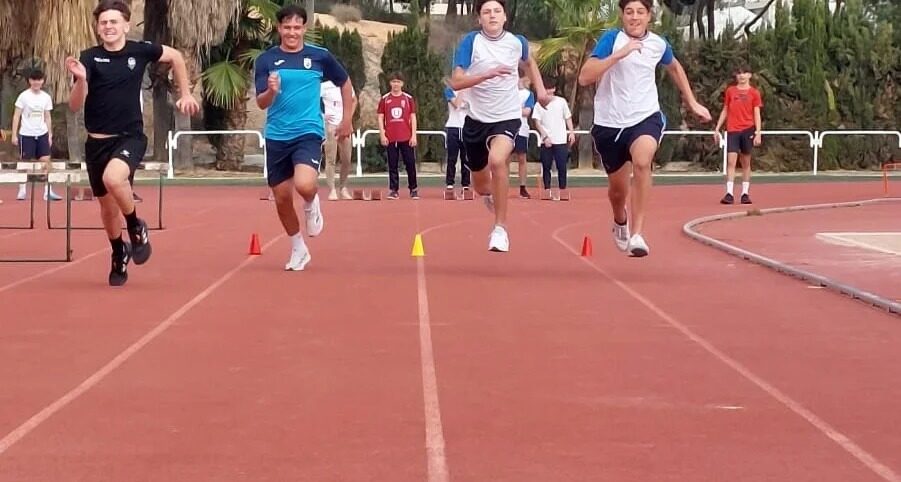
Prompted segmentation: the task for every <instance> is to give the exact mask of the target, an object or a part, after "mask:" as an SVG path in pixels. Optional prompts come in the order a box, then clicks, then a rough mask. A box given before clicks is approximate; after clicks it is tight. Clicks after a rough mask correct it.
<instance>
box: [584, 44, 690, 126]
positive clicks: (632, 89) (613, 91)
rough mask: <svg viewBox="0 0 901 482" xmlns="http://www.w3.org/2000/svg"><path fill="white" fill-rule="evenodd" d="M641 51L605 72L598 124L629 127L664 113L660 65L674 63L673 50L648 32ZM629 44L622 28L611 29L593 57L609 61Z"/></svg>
mask: <svg viewBox="0 0 901 482" xmlns="http://www.w3.org/2000/svg"><path fill="white" fill-rule="evenodd" d="M640 40H641V42H642V45H643V47H642V49H641V51H637V50H636V51H633V52H632V53H630V54H629V55H628V56H626V58H624V59H622V60H620V61H619V62H617V63H616V64H614V65H613V66H612V67H610V69H609V70H608V71H607V72H606V73H604V76H603V77H601V80H600V82H598V85H597V92H596V93H595V95H594V123H595V124H597V125H599V126H604V127H614V128H619V129H621V128H626V127H632V126H634V125H635V124H638V123H639V122H641V121H642V120H644V119H645V118H647V117H649V116H650V115H651V114H653V113H655V112H658V111H659V110H660V102H659V99H658V96H657V79H656V74H657V72H656V70H657V65H660V64H662V65H669V64H670V63H672V61H673V59H674V57H673V48H672V47H670V44H669V43H668V42H667V41H666V40H664V39H663V38H662V37H660V36H659V35H657V34H655V33H653V32H648V33H647V35H645V37H644V38H642V39H640ZM627 43H629V36H628V35H626V34H625V33H624V32H622V31H620V30H619V29H614V30H608V31H606V32H604V33H603V34H602V35H601V37H600V38H599V39H598V42H597V44H596V45H595V47H594V51H593V52H592V53H591V56H592V57H595V58H599V59H605V58H607V57H609V56H610V55H612V54H613V52H616V51H617V50H619V49H621V48H623V47H624V46H625V45H626V44H627Z"/></svg>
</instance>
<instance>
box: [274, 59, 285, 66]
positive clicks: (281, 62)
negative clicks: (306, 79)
mask: <svg viewBox="0 0 901 482" xmlns="http://www.w3.org/2000/svg"><path fill="white" fill-rule="evenodd" d="M273 63H274V64H275V66H276V67H278V66H279V65H281V64H283V63H285V59H278V60H276V61H275V62H273Z"/></svg>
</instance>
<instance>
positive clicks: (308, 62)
mask: <svg viewBox="0 0 901 482" xmlns="http://www.w3.org/2000/svg"><path fill="white" fill-rule="evenodd" d="M312 66H313V59H311V58H309V57H307V58H305V59H303V68H305V69H309V68H310V67H312Z"/></svg>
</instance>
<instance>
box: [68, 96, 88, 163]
mask: <svg viewBox="0 0 901 482" xmlns="http://www.w3.org/2000/svg"><path fill="white" fill-rule="evenodd" d="M82 116H83V114H82V113H81V112H77V113H76V112H72V109H69V106H66V143H67V144H68V145H69V160H70V161H72V162H84V141H83V140H82V132H83V131H84V126H83V120H84V117H82Z"/></svg>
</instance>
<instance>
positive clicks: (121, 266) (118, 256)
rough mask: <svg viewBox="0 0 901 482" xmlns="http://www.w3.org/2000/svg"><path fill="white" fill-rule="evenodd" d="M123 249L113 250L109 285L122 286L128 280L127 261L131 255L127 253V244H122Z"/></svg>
mask: <svg viewBox="0 0 901 482" xmlns="http://www.w3.org/2000/svg"><path fill="white" fill-rule="evenodd" d="M123 246H124V249H123V250H122V252H121V253H116V252H113V255H112V262H111V265H110V270H109V285H110V286H122V285H124V284H125V282H126V281H128V261H129V260H130V259H131V256H129V254H128V246H126V245H123Z"/></svg>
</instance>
